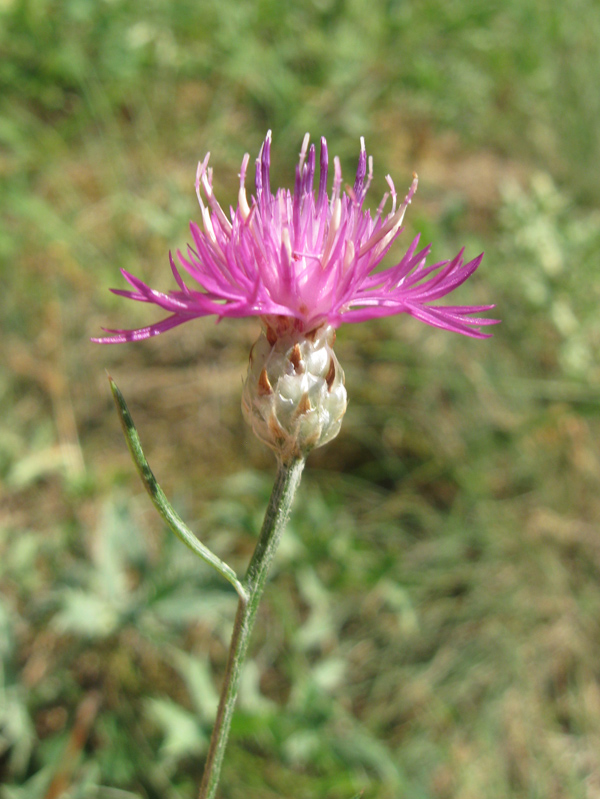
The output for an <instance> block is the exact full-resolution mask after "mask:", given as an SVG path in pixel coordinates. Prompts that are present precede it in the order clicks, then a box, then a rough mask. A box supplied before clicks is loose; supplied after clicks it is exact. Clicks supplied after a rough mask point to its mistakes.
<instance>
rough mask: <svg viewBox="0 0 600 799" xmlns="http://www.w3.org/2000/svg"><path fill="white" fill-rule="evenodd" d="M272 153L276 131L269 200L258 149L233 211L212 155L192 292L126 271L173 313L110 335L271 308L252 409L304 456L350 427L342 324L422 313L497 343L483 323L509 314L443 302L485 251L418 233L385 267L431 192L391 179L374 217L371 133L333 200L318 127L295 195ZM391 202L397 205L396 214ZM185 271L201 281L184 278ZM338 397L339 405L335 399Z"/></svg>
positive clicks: (194, 228) (204, 181) (265, 149)
mask: <svg viewBox="0 0 600 799" xmlns="http://www.w3.org/2000/svg"><path fill="white" fill-rule="evenodd" d="M270 153H271V132H270V131H269V133H268V134H267V137H266V139H265V141H264V142H263V144H262V146H261V149H260V152H259V155H258V158H257V160H256V178H255V185H256V195H255V196H254V197H252V198H251V201H250V202H248V198H247V195H246V188H245V182H246V172H247V169H248V163H249V160H250V156H249V155H248V154H246V155H245V156H244V159H243V161H242V166H241V170H240V176H239V177H240V188H239V195H238V205H237V208H236V209H235V210H233V209H231V210H230V216H229V217H228V216H227V215H226V214H225V212H224V211H223V209H222V208H221V206H220V205H219V203H218V202H217V200H216V198H215V195H214V192H213V182H212V169H211V168H210V167H209V166H208V159H209V155H207V156H206V158H205V159H204V161H202V162H201V163H200V164H199V165H198V172H197V175H196V193H197V195H198V200H199V203H200V208H201V212H202V228H203V229H201V228H200V227H199V226H198V225H197V224H196V223H195V222H191V224H190V229H191V234H192V239H193V241H194V246H189V247H188V250H187V253H185V254H184V253H182V252H181V251H179V250H178V251H177V259H178V261H179V265H178V264H176V263H175V260H174V258H173V257H172V256H170V263H171V269H172V272H173V276H174V278H175V280H176V282H177V284H178V286H179V289H178V290H175V291H170V292H169V293H168V294H164V293H162V292H160V291H156V290H154V289H151V288H150V287H149V286H147V285H146V284H145V283H144V282H142V281H141V280H140V279H139V278H136V277H134V276H133V275H131V274H130V273H129V272H127V271H126V270H122V274H123V276H124V277H125V279H126V280H127V282H128V283H129V284H130V286H131V287H132V289H133V290H127V291H124V290H121V289H113V291H114V293H115V294H119V295H121V296H124V297H128V298H129V299H132V300H137V301H138V302H149V303H152V304H154V305H158V306H159V307H161V308H163V309H164V310H165V311H168V312H169V314H170V315H169V316H168V317H167V318H166V319H163V320H162V321H160V322H157V323H155V324H152V325H149V326H148V327H143V328H139V329H137V330H107V331H106V332H107V333H109V335H108V336H107V337H105V338H102V339H97V340H98V341H100V342H103V343H121V342H125V341H140V340H142V339H146V338H149V337H151V336H155V335H158V334H160V333H164V332H165V331H167V330H170V329H171V328H173V327H176V326H177V325H180V324H183V323H184V322H187V321H189V320H190V319H194V318H196V317H200V316H208V315H213V314H214V315H215V316H217V317H218V318H222V317H224V316H229V317H242V316H258V317H260V319H261V321H262V324H263V334H262V337H261V339H259V341H258V342H257V345H255V347H254V352H253V355H252V356H251V362H250V368H249V373H248V381H247V383H246V387H245V389H244V400H243V408H244V412H245V414H246V416H247V418H248V419H249V421H250V422H251V423H252V426H253V428H254V430H255V432H256V433H257V435H259V437H260V438H261V439H262V440H264V441H266V442H267V443H269V444H270V446H272V447H273V448H274V449H275V450H276V452H277V453H278V454H280V455H281V453H283V452H286V453H292V454H294V453H295V454H298V453H306V451H308V450H309V449H310V448H312V447H314V446H319V445H320V444H324V443H326V441H329V440H330V439H331V438H333V437H334V436H335V435H336V434H337V432H338V430H339V427H340V424H341V418H342V416H343V413H344V411H345V407H346V400H345V390H344V388H343V373H342V371H341V368H340V366H339V364H338V362H337V359H336V358H335V355H333V351H332V350H331V343H332V337H333V336H332V334H333V332H334V329H335V328H337V327H338V326H339V325H340V324H341V323H342V322H363V321H366V320H368V319H375V318H378V317H383V316H390V315H392V314H398V313H408V314H411V315H412V316H414V317H416V318H417V319H420V320H421V321H423V322H426V323H427V324H430V325H433V326H434V327H440V328H443V329H445V330H451V331H454V332H456V333H462V334H464V335H467V336H473V337H475V338H487V337H488V334H486V333H483V332H482V331H481V330H480V328H481V326H484V325H490V324H494V323H495V322H496V320H494V319H488V318H481V317H478V316H476V315H477V314H479V313H481V312H483V311H487V310H489V309H490V308H492V307H493V306H492V305H480V306H462V305H453V306H437V305H432V303H434V302H435V301H436V300H438V299H440V298H441V297H444V296H446V295H447V294H449V293H450V292H451V291H453V290H454V289H455V288H457V287H458V286H460V285H461V284H462V283H464V282H465V280H467V278H469V277H470V276H471V275H472V274H473V272H475V270H476V269H477V267H478V266H479V264H480V262H481V259H482V257H483V255H479V256H478V257H477V258H474V259H473V260H471V261H468V262H466V263H465V262H464V261H463V252H464V251H463V250H461V251H460V252H459V253H458V255H456V257H455V258H453V259H452V260H451V261H440V262H437V263H434V264H432V265H429V266H427V265H426V258H427V255H428V254H429V249H430V247H429V246H427V247H424V248H422V249H420V250H419V249H417V248H418V244H419V236H417V237H416V238H415V239H414V240H413V241H412V243H411V244H410V246H409V248H408V250H407V251H406V253H405V254H404V255H403V256H402V258H401V259H400V261H399V262H398V263H396V264H395V265H394V266H391V267H388V268H387V269H383V270H380V271H375V270H376V269H377V267H378V266H379V265H380V264H381V262H382V260H383V258H384V257H385V255H386V254H387V253H388V251H389V250H390V248H391V246H392V244H393V243H394V241H395V240H396V238H397V237H398V236H399V234H400V233H401V225H402V220H403V218H404V214H405V212H406V209H407V207H408V205H409V204H410V202H411V200H412V197H413V195H414V193H415V191H416V189H417V177H416V175H415V176H414V179H413V182H412V185H411V187H410V189H409V192H408V194H407V195H406V197H405V199H404V201H403V202H402V203H401V204H400V205H398V201H397V200H398V198H397V194H396V190H395V187H394V183H393V181H392V179H391V177H390V176H389V175H388V176H387V177H386V180H387V183H388V186H389V192H386V194H385V195H384V197H383V199H382V201H381V203H380V205H379V207H378V209H377V211H376V212H375V214H374V215H372V214H371V212H370V211H369V210H368V209H365V208H364V207H363V206H364V201H365V196H366V193H367V190H368V188H369V185H370V183H371V178H372V174H373V162H372V158H369V159H367V153H366V151H365V146H364V140H363V139H361V149H360V155H359V159H358V169H357V172H356V179H355V181H354V186H353V187H350V186H346V187H345V190H344V191H343V192H342V172H341V168H340V162H339V159H338V158H337V157H336V158H334V170H333V173H334V174H333V187H332V190H331V196H329V195H328V193H327V178H328V164H329V158H328V151H327V143H326V141H325V139H324V138H322V139H321V150H320V171H319V182H318V189H317V190H315V188H314V179H315V169H316V150H315V146H314V145H311V146H310V148H309V136H308V134H307V135H306V136H305V138H304V141H303V143H302V149H301V151H300V160H299V163H298V166H297V167H296V181H295V187H294V192H293V194H292V193H291V192H290V191H289V190H286V189H279V190H278V191H277V192H276V193H275V194H273V193H272V191H271V186H270ZM367 166H368V172H367ZM390 198H391V208H390V209H389V210H388V211H387V213H384V211H385V207H386V204H387V203H388V200H390ZM180 269H183V270H184V271H185V272H186V273H187V275H188V276H189V277H191V278H192V279H193V280H194V281H195V283H196V284H198V287H197V288H194V287H191V286H189V285H188V284H187V283H186V282H185V281H184V279H183V277H182V274H181V272H180ZM323 353H325V355H323ZM275 364H277V368H275ZM313 368H315V369H316V372H315V373H314V374H313V372H312V371H311V370H312V369H313ZM293 380H295V381H296V382H295V383H294V385H293V387H292V383H293ZM342 394H343V402H342V401H341V400H342ZM332 395H333V396H332ZM328 398H331V403H330V404H331V409H327V408H326V405H327V402H326V400H327V399H328ZM324 403H325V404H324ZM308 419H310V420H312V421H311V422H310V423H309V422H308V421H307V420H308ZM301 431H302V432H301Z"/></svg>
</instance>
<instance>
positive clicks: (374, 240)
mask: <svg viewBox="0 0 600 799" xmlns="http://www.w3.org/2000/svg"><path fill="white" fill-rule="evenodd" d="M418 182H419V181H418V177H417V173H416V172H413V182H412V183H411V186H410V189H409V191H408V194H407V195H406V197H405V198H404V202H403V203H402V205H401V206H400V208H399V209H398V210H397V211H396V213H394V214H391V215H390V216H389V217H388V219H387V221H386V222H385V224H384V225H382V227H381V228H379V230H378V231H377V233H374V234H373V235H372V236H371V237H370V238H369V239H367V241H366V242H365V243H364V244H363V245H362V247H361V248H360V250H359V251H358V257H359V258H361V257H362V256H363V255H364V254H365V253H366V252H368V251H369V250H372V249H373V247H374V246H375V245H376V244H378V243H379V242H380V241H382V239H383V242H382V244H381V245H380V246H379V247H378V248H377V249H378V252H381V250H383V249H385V247H386V246H387V245H388V244H389V243H390V241H391V240H392V239H393V238H394V236H395V235H396V233H397V232H398V228H399V227H400V225H401V224H402V220H403V219H404V214H405V213H406V209H407V208H408V206H409V204H410V202H411V200H412V198H413V195H414V193H415V192H416V190H417V184H418Z"/></svg>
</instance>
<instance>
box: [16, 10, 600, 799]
mask: <svg viewBox="0 0 600 799" xmlns="http://www.w3.org/2000/svg"><path fill="white" fill-rule="evenodd" d="M599 28H600V14H598V9H597V7H596V4H595V3H594V2H593V0H566V2H562V3H551V4H549V5H548V4H546V3H542V2H539V1H538V2H536V1H535V0H524V1H522V2H516V0H509V1H508V2H505V3H502V4H490V3H482V2H467V0H455V2H444V3H442V2H439V0H435V1H434V0H425V2H422V3H407V2H391V1H390V2H383V1H382V0H378V1H377V2H366V0H348V2H332V1H331V0H321V2H314V3H308V4H305V5H301V4H295V5H293V4H285V3H281V2H275V0H269V1H268V2H267V1H265V2H260V1H259V0H253V1H252V2H249V3H244V4H242V3H238V2H233V0H220V1H219V2H208V1H207V0H203V2H200V3H197V2H187V0H185V1H182V2H177V3H172V2H170V3H167V2H159V0H155V1H154V2H152V3H150V4H144V5H141V4H140V3H138V2H134V0H113V1H112V2H108V1H107V2H104V1H102V2H88V0H71V1H70V2H68V1H67V0H63V1H62V2H51V1H50V0H4V2H2V3H0V52H2V57H1V58H0V183H1V189H2V190H1V191H0V218H1V219H2V222H1V223H0V262H1V265H2V267H1V268H2V279H3V291H2V293H1V295H0V314H1V316H2V325H3V337H2V350H3V356H4V358H3V364H4V365H3V366H2V370H1V371H0V398H1V402H2V414H3V424H2V425H1V427H0V477H1V479H2V485H1V487H0V497H1V502H2V508H3V512H2V521H1V523H0V797H1V799H52V797H57V796H68V797H69V799H88V797H89V798H91V797H93V798H94V799H134V798H135V799H159V797H160V799H191V797H193V796H194V795H195V790H196V788H195V786H196V785H197V783H198V781H199V777H200V775H201V772H202V762H203V755H204V753H205V751H206V747H207V740H208V736H209V734H210V729H211V723H212V716H213V713H214V706H215V697H216V694H217V691H218V685H219V681H220V677H221V675H222V672H223V667H224V659H225V655H226V646H227V634H228V630H229V629H230V626H231V623H232V618H233V612H234V607H235V595H234V592H233V590H230V589H229V587H228V586H227V585H226V584H225V583H221V582H219V581H218V580H217V579H216V578H213V576H212V575H211V574H210V573H209V572H208V569H207V568H206V567H204V566H203V565H202V564H201V563H196V562H195V561H194V560H192V559H191V556H190V555H189V553H188V552H187V550H186V549H185V548H184V547H183V546H181V545H180V544H179V542H177V541H175V540H171V539H170V537H169V536H168V534H167V532H166V531H165V530H164V529H163V527H162V525H161V522H160V519H159V518H158V517H157V516H155V514H154V511H153V509H152V506H151V504H150V502H149V500H148V498H147V496H146V495H145V493H144V491H143V488H142V487H141V485H140V484H139V483H138V481H137V478H136V474H135V470H134V467H133V465H132V464H131V462H130V461H129V456H128V453H127V450H126V447H125V443H124V441H123V440H122V437H121V432H120V428H119V425H118V420H117V417H116V414H115V412H114V407H113V406H112V400H111V398H110V392H109V389H108V384H107V382H106V377H105V369H106V368H108V369H110V371H111V374H113V376H114V377H115V379H116V380H117V381H118V383H119V385H120V387H121V389H122V390H123V392H124V394H125V396H126V398H127V401H128V404H129V406H130V408H131V411H132V413H133V415H134V419H135V421H136V424H137V426H138V429H139V432H140V435H141V437H142V441H143V443H144V448H145V451H146V454H147V455H148V458H149V460H150V463H151V465H152V467H153V469H154V470H155V472H156V474H157V477H158V479H159V480H160V482H161V485H162V486H163V488H164V489H165V491H166V492H167V494H168V495H169V496H170V497H171V498H172V500H173V502H174V504H175V505H176V507H177V509H178V510H179V512H180V513H181V515H182V516H183V517H184V518H185V519H186V521H187V522H188V523H189V525H190V526H191V527H192V529H194V530H195V531H196V532H197V533H198V534H200V535H202V537H203V540H205V541H207V542H209V543H210V545H211V547H212V548H213V549H214V550H215V551H217V552H218V553H219V555H221V556H223V557H224V558H226V559H227V560H228V562H230V563H231V564H232V565H233V566H235V567H236V568H237V569H238V571H241V570H242V569H243V568H244V565H245V564H246V563H247V560H248V557H249V555H250V553H251V550H252V547H253V542H254V540H255V537H256V534H257V531H258V529H259V526H260V522H261V518H262V513H263V511H264V507H265V505H266V500H267V497H268V494H269V489H270V483H271V481H272V479H273V476H274V468H273V463H272V461H271V456H270V455H269V453H267V452H265V451H263V449H262V448H261V446H260V445H259V444H258V443H257V442H256V441H255V440H254V439H253V438H252V435H251V432H250V431H249V430H247V429H246V427H245V425H244V423H243V420H242V418H241V412H240V408H239V402H240V393H241V378H242V376H243V374H244V370H245V364H246V363H247V354H248V351H249V348H250V346H251V344H252V341H253V340H254V338H255V337H256V336H257V325H256V323H255V322H254V321H252V320H248V321H240V322H237V323H234V322H224V323H223V324H221V325H219V326H215V325H214V324H213V322H212V321H210V320H205V321H198V322H195V323H193V324H190V325H188V326H185V327H183V328H180V329H179V330H178V331H176V332H173V333H171V334H169V335H167V336H165V337H162V338H159V339H155V340H152V341H150V342H146V343H144V344H139V345H135V346H133V345H132V346H124V347H119V348H111V349H107V348H100V347H94V346H92V345H91V344H90V343H89V337H90V336H92V335H95V334H97V333H98V331H99V328H100V326H101V325H102V324H106V325H108V326H113V327H119V326H133V325H134V324H145V323H147V322H148V321H149V319H150V318H152V319H154V318H155V316H154V315H152V311H151V310H150V309H148V308H144V307H141V308H137V307H130V306H129V305H128V304H127V303H126V302H125V301H123V300H121V299H119V298H116V297H114V296H112V295H110V294H109V293H108V291H107V289H108V287H109V286H118V285H121V283H120V281H121V278H120V276H119V274H118V270H119V268H121V267H125V268H128V269H131V270H132V271H133V272H135V273H136V274H139V275H140V276H142V277H145V278H147V279H148V280H150V281H151V282H152V284H153V285H156V286H157V287H164V288H165V289H166V288H168V287H170V277H169V272H168V265H167V261H166V255H167V252H168V250H169V249H170V248H173V249H174V248H176V247H178V246H182V245H183V244H184V243H185V242H186V237H187V223H188V220H189V219H190V218H191V217H194V216H197V209H196V204H195V196H194V190H193V181H194V176H195V164H196V162H197V160H198V159H199V158H200V157H201V156H203V155H204V153H205V151H206V150H208V149H210V150H211V153H212V155H211V158H212V161H213V166H214V168H215V184H216V187H217V189H218V190H219V193H220V197H222V198H223V199H224V200H225V202H226V203H227V202H234V201H235V197H236V183H237V172H238V170H239V164H240V161H241V157H242V155H243V153H244V152H246V151H248V152H250V153H251V154H254V153H255V152H256V151H257V149H258V146H259V144H260V141H261V139H262V137H263V136H264V134H265V132H266V130H267V129H268V128H272V129H273V140H274V145H273V173H274V181H275V182H277V183H278V184H282V185H290V184H291V182H292V174H293V173H292V168H293V164H294V163H295V159H296V157H297V152H298V149H299V146H300V142H301V140H302V136H303V135H304V132H305V131H306V130H310V131H311V133H312V135H313V137H317V136H319V135H322V134H323V135H326V136H327V137H328V139H329V144H330V148H331V149H332V150H333V151H334V152H336V153H339V155H340V157H341V159H342V165H343V168H344V170H345V175H346V176H347V175H351V174H352V168H353V165H354V162H355V159H356V155H357V151H358V137H359V136H360V135H365V136H366V138H367V147H368V149H369V152H371V153H373V155H374V158H375V180H374V187H373V197H374V198H375V197H377V196H378V195H379V194H381V193H382V192H383V190H384V188H385V183H384V176H385V174H386V173H387V172H390V173H391V174H392V175H393V177H394V180H395V181H396V185H397V186H398V188H399V190H401V187H402V186H404V185H405V184H406V185H408V183H409V181H410V175H411V174H412V171H413V170H416V171H417V172H418V173H419V175H420V178H421V184H420V189H419V194H418V195H417V198H416V200H415V201H414V202H413V204H412V205H411V209H410V218H409V219H408V221H407V227H408V229H407V232H406V234H405V235H406V236H407V237H408V236H410V234H411V233H412V232H414V231H415V230H421V231H423V236H424V238H425V239H426V240H427V241H429V240H431V241H432V242H433V249H434V253H435V254H436V255H437V256H438V257H440V258H441V257H445V256H447V255H448V254H452V255H453V254H454V253H455V252H456V250H457V249H458V247H460V246H462V245H463V244H464V245H466V247H467V251H468V254H470V255H472V256H474V255H476V254H477V253H478V252H480V251H481V250H485V251H486V257H485V259H484V262H483V265H482V267H481V269H480V270H479V272H478V273H477V276H476V277H475V278H474V279H473V280H471V281H469V283H470V285H465V286H464V287H463V288H462V289H461V298H460V301H461V302H462V301H464V302H469V301H477V302H482V303H485V302H496V303H497V305H498V315H499V316H500V317H501V318H502V320H503V323H502V325H501V326H500V327H497V328H495V330H494V334H495V335H494V338H493V339H492V340H490V341H488V342H477V341H473V340H467V339H463V338H461V337H458V336H452V335H449V334H444V333H443V332H441V331H436V330H432V329H428V328H425V327H424V326H421V325H419V324H418V323H417V322H415V321H414V320H411V319H404V318H401V319H388V320H384V321H381V322H378V323H373V324H369V325H363V326H356V327H354V326H347V327H343V328H342V329H341V330H340V332H339V335H338V340H337V345H336V352H337V355H338V358H339V360H340V361H341V363H342V365H343V366H344V368H345V371H346V378H347V380H346V382H347V387H348V391H349V396H350V407H349V410H348V413H347V417H346V420H345V422H344V426H343V429H342V433H341V434H340V436H339V438H338V439H336V441H335V442H333V443H332V444H330V445H329V446H328V447H326V448H324V449H323V450H321V451H319V452H316V453H314V455H312V456H311V459H310V460H309V467H308V469H307V473H306V478H305V481H304V484H303V487H302V489H301V497H300V501H299V502H298V503H297V507H296V511H295V514H294V516H293V519H292V523H291V526H290V530H289V532H288V534H287V535H286V538H285V541H284V543H283V546H282V550H281V553H280V556H279V558H278V560H277V563H276V566H275V570H274V574H273V577H272V580H271V583H270V585H269V586H268V589H267V592H266V597H265V602H264V608H263V609H262V612H261V616H260V619H259V622H258V624H257V629H256V635H255V640H254V645H253V658H252V660H251V662H250V663H249V664H248V668H247V670H246V682H245V684H244V688H243V692H242V698H241V702H240V708H239V712H238V714H237V716H236V719H235V722H234V729H233V735H232V740H231V745H230V748H229V751H228V758H227V760H226V766H225V770H224V775H223V784H222V791H221V795H222V796H223V797H224V799H225V798H227V799H242V797H243V798H244V799H253V798H254V797H256V799H259V797H260V799H270V797H273V799H275V797H278V799H279V797H286V799H315V798H316V797H319V799H320V798H321V797H324V798H325V797H327V799H351V797H355V796H356V795H357V794H360V792H361V791H363V790H364V794H363V796H364V799H397V798H398V797H407V799H454V797H460V799H479V798H480V797H485V798H486V799H532V798H537V797H539V799H552V797H556V799H563V798H564V797H568V799H579V798H581V799H591V798H592V797H594V796H596V794H597V793H598V791H599V790H600V759H599V757H598V751H600V746H599V741H600V692H599V689H598V681H599V679H600V673H599V667H598V663H600V651H599V649H600V644H599V641H600V628H599V622H598V619H600V588H599V587H598V586H599V585H600V548H599V547H600V544H599V540H600V539H599V538H598V533H599V530H598V519H599V518H600V491H599V489H600V461H599V457H598V445H597V442H598V436H599V433H600V423H599V416H600V413H599V411H600V368H599V366H598V364H599V358H598V353H599V345H600V323H599V322H598V313H597V308H598V305H599V301H600V282H599V281H598V278H597V274H596V273H597V264H598V259H599V256H600V217H599V216H598V211H597V210H596V207H597V203H598V200H599V194H598V182H597V179H596V176H597V165H598V163H599V157H600V144H599V138H598V137H599V134H598V131H599V130H600V126H599V125H598V120H599V114H600V109H599V100H598V92H597V86H598V82H599V78H600V67H599V66H598V65H599V64H600V31H599ZM373 202H374V203H375V202H376V201H375V199H374V200H373Z"/></svg>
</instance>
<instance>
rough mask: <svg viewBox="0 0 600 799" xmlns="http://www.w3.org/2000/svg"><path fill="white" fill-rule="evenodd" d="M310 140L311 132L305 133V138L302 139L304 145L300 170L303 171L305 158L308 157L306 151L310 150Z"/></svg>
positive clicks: (301, 151)
mask: <svg viewBox="0 0 600 799" xmlns="http://www.w3.org/2000/svg"><path fill="white" fill-rule="evenodd" d="M309 141H310V133H305V134H304V138H303V139H302V147H301V149H300V172H302V167H303V166H304V159H305V158H306V153H307V152H308V143H309Z"/></svg>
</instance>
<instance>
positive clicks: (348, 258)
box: [344, 239, 355, 274]
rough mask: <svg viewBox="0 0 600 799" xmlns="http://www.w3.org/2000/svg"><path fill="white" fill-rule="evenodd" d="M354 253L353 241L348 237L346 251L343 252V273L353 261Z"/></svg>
mask: <svg viewBox="0 0 600 799" xmlns="http://www.w3.org/2000/svg"><path fill="white" fill-rule="evenodd" d="M354 253H355V249H354V242H353V241H352V239H348V241H347V242H346V252H345V253H344V274H346V273H347V272H348V270H349V269H350V267H351V266H352V263H353V262H354Z"/></svg>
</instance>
